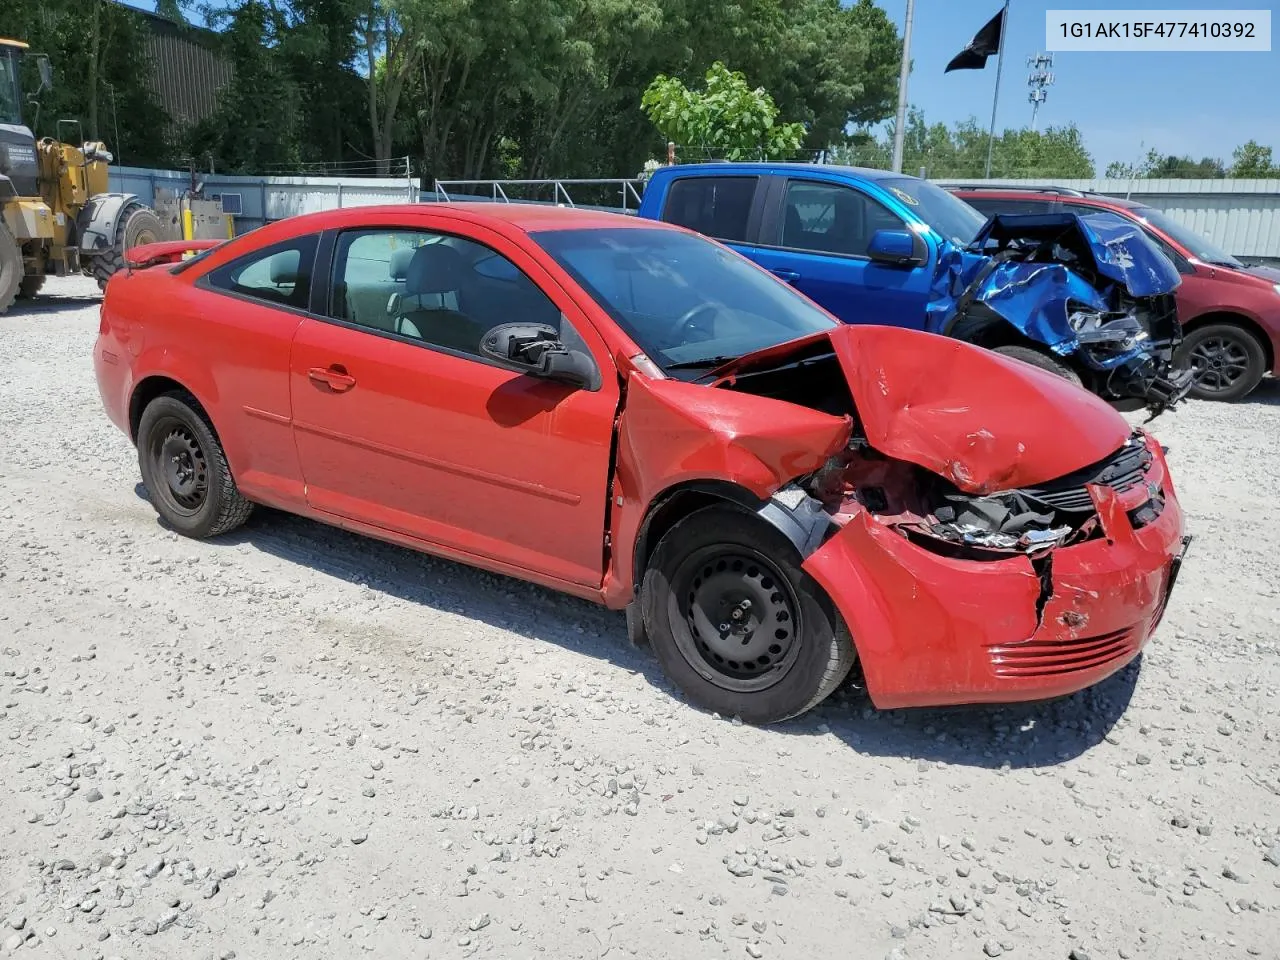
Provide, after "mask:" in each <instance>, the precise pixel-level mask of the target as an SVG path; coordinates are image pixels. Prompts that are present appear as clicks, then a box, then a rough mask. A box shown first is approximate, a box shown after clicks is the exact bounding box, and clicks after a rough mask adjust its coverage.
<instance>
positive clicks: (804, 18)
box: [5, 0, 901, 179]
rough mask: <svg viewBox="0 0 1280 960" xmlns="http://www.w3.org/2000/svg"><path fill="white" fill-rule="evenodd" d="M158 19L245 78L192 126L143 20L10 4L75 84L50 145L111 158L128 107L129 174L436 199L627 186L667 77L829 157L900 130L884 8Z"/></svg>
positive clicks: (807, 3)
mask: <svg viewBox="0 0 1280 960" xmlns="http://www.w3.org/2000/svg"><path fill="white" fill-rule="evenodd" d="M10 11H13V13H12V16H10ZM159 12H160V13H161V14H163V15H165V16H167V17H169V18H170V19H172V20H174V21H179V22H180V21H184V20H185V21H186V22H187V23H188V24H189V23H192V22H198V21H200V20H203V21H204V22H206V23H208V24H209V25H210V27H211V28H212V29H213V31H214V34H213V35H212V36H208V35H206V34H204V33H200V32H199V31H198V28H196V27H193V26H184V27H183V29H185V30H189V31H191V34H190V35H192V36H195V35H197V33H198V34H199V36H200V42H202V43H207V44H210V45H212V46H213V47H215V48H216V49H217V50H218V51H219V52H220V54H221V56H222V57H223V58H224V59H225V60H226V61H227V62H228V63H229V64H230V65H231V66H232V68H233V70H234V77H235V79H234V80H232V81H231V82H230V83H229V84H227V85H226V86H225V87H224V88H223V89H222V90H221V91H220V93H219V97H218V106H217V110H216V112H215V113H214V114H213V115H212V116H209V117H205V118H204V119H202V120H201V121H200V122H199V123H196V124H194V125H189V126H188V125H179V124H176V123H173V122H172V120H171V118H168V117H167V116H165V115H164V113H163V111H162V110H160V107H159V104H158V103H157V100H156V96H155V94H154V93H153V92H152V89H153V84H152V82H151V79H150V74H149V65H148V62H147V30H148V26H147V24H146V21H145V19H144V18H143V17H142V16H141V15H140V14H137V13H136V12H134V11H131V10H130V9H129V8H127V7H125V6H123V5H120V4H117V3H114V2H110V0H6V3H5V13H6V16H5V20H6V24H5V29H6V30H9V31H11V32H13V33H16V35H17V36H19V37H20V38H23V39H28V40H32V41H34V42H33V46H35V47H38V48H39V49H40V51H41V52H47V53H49V54H50V57H51V59H52V60H53V61H54V63H55V65H56V69H57V70H58V73H59V77H60V80H61V81H62V82H61V83H60V85H59V87H58V89H57V91H56V92H55V95H53V96H51V97H49V98H47V101H48V102H47V103H46V107H45V110H44V113H43V114H42V121H41V126H42V127H44V126H45V122H44V121H45V120H47V119H50V118H51V117H52V116H54V115H59V116H77V117H79V118H80V119H82V120H84V121H85V122H86V124H88V125H94V124H96V126H97V128H98V130H99V133H100V134H102V135H103V136H105V137H107V139H108V140H111V139H113V138H114V133H113V132H112V131H111V129H110V127H109V126H108V125H107V124H106V120H108V119H112V118H111V117H110V115H109V106H110V100H111V94H112V92H113V93H114V97H115V105H116V109H117V114H118V118H119V125H120V136H119V139H120V141H121V144H120V146H121V147H122V148H123V150H122V152H123V153H124V154H125V155H126V158H127V159H128V160H130V162H137V163H149V164H164V163H170V164H172V163H180V162H182V161H183V160H184V158H187V157H193V158H195V159H196V161H197V162H198V163H199V164H200V165H201V166H207V165H210V164H211V165H213V166H214V167H215V168H216V169H220V170H228V171H237V172H240V171H243V172H248V171H261V170H264V169H277V168H280V167H287V166H290V165H303V166H309V165H312V164H319V163H325V162H330V163H336V162H356V161H365V162H367V163H368V164H369V165H370V167H371V168H372V165H373V164H374V163H375V162H376V161H378V160H382V161H385V160H386V159H387V158H389V157H400V156H404V155H411V156H412V157H413V158H414V162H415V166H416V168H417V169H418V171H419V172H420V173H422V174H424V175H426V177H427V178H428V179H430V178H431V177H432V176H436V177H440V178H475V177H482V176H486V175H496V174H499V173H501V174H509V173H515V174H518V175H522V176H529V177H546V176H572V175H577V176H591V175H594V176H618V175H621V174H623V173H625V172H629V171H633V170H635V169H637V168H638V167H639V166H640V164H641V163H642V162H643V161H644V159H645V158H646V157H649V156H653V155H655V154H657V153H658V152H659V151H660V150H661V149H662V138H661V135H660V134H659V133H658V131H657V130H656V129H655V128H654V126H653V125H652V124H651V123H650V122H649V119H648V117H647V116H646V114H645V112H644V110H642V108H641V98H642V96H643V94H644V91H645V90H646V89H647V88H648V87H649V85H650V84H651V83H652V81H653V79H654V77H655V76H657V75H659V74H662V75H665V76H666V77H668V78H672V79H673V80H675V81H678V82H681V83H685V84H695V83H696V82H698V81H700V80H701V78H703V77H704V76H705V75H706V72H707V70H708V69H709V68H710V66H711V65H712V64H713V63H715V62H717V61H719V62H722V63H724V64H728V65H729V66H731V67H732V68H733V69H734V70H741V71H743V72H744V73H745V74H746V75H747V76H749V77H751V80H752V83H756V84H759V85H761V86H762V87H763V88H764V89H765V90H768V91H769V92H770V94H771V95H772V97H773V100H774V102H775V106H776V109H777V111H778V112H779V115H780V116H782V117H784V118H786V119H787V120H789V121H791V122H793V123H800V124H803V129H804V144H803V145H804V146H805V147H806V148H808V149H821V148H824V147H827V146H829V145H831V144H833V143H839V142H842V141H844V140H845V139H846V133H845V131H846V128H847V127H848V126H849V125H850V124H867V123H876V122H879V121H880V120H883V119H884V118H885V117H887V116H888V115H889V113H890V112H891V110H892V107H893V101H894V97H895V94H896V83H897V80H896V71H897V63H898V56H899V53H900V49H901V48H900V47H899V45H898V44H899V39H898V34H897V30H896V28H895V27H894V25H893V23H892V22H891V21H890V20H889V19H888V17H887V15H886V14H885V12H884V11H883V10H882V9H880V7H878V6H876V5H875V3H874V2H872V0H857V2H855V3H853V4H852V5H849V6H842V5H841V2H840V0H726V2H718V0H522V2H520V3H511V2H510V0H160V6H159ZM197 15H198V16H197ZM95 20H96V22H97V23H98V24H99V27H100V35H99V45H100V49H99V50H98V58H97V61H96V65H94V63H93V62H91V59H90V56H91V53H92V49H93V42H94V41H93V23H94V22H95ZM10 21H12V23H10ZM788 129H792V128H788ZM49 132H52V131H51V130H50V131H49Z"/></svg>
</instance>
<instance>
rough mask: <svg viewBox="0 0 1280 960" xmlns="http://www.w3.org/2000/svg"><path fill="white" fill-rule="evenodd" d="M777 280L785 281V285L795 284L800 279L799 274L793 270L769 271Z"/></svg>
mask: <svg viewBox="0 0 1280 960" xmlns="http://www.w3.org/2000/svg"><path fill="white" fill-rule="evenodd" d="M771 272H772V273H773V275H774V276H775V277H777V278H778V279H779V280H785V281H787V283H795V282H796V281H797V280H799V279H800V274H798V273H796V272H795V271H794V270H773V271H771Z"/></svg>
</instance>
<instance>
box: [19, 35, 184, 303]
mask: <svg viewBox="0 0 1280 960" xmlns="http://www.w3.org/2000/svg"><path fill="white" fill-rule="evenodd" d="M26 49H27V45H26V44H25V43H22V42H21V41H19V40H5V39H3V38H0V314H2V313H4V312H5V311H6V310H8V309H9V307H10V306H11V305H12V304H13V301H14V299H15V298H17V297H33V296H35V295H36V293H37V292H38V291H39V290H40V287H41V286H43V285H44V278H45V277H46V276H49V275H50V274H53V275H55V276H59V277H62V276H67V275H68V274H74V273H85V274H88V275H89V276H92V277H95V278H97V281H98V286H99V287H106V285H107V280H108V279H109V278H110V277H111V274H113V273H115V271H116V270H118V269H119V268H120V267H122V266H123V265H124V252H125V251H126V250H128V249H129V248H130V247H134V246H137V245H138V244H142V243H152V242H154V241H156V240H159V239H162V237H163V228H162V227H161V224H160V218H159V217H157V216H156V214H155V211H154V210H152V209H150V208H149V207H147V206H145V205H144V204H143V203H142V202H141V201H140V200H139V199H138V198H137V196H135V195H134V194H129V193H111V192H109V191H108V189H107V164H109V163H110V162H111V159H112V157H111V154H110V153H109V152H108V151H107V147H106V145H105V144H103V143H101V142H99V141H93V142H88V143H84V142H82V144H81V146H79V147H77V146H74V145H73V144H70V143H64V142H62V130H63V128H64V127H65V126H70V127H74V128H77V129H78V127H79V122H78V121H75V120H60V121H58V139H54V138H53V137H42V138H41V139H40V140H39V141H37V140H36V138H35V136H34V134H32V132H31V130H30V128H28V127H25V126H23V124H22V104H23V100H22V85H21V83H20V78H19V73H18V68H19V66H20V63H21V59H22V56H23V53H24V52H25V51H26ZM37 63H38V65H39V67H40V90H41V91H44V90H46V89H48V88H49V87H50V86H51V85H52V70H51V68H50V66H49V61H48V59H47V58H46V57H43V56H41V57H38V58H37ZM33 100H34V98H33ZM38 110H39V107H38V105H37V112H38ZM79 139H80V140H82V141H83V137H80V138H79Z"/></svg>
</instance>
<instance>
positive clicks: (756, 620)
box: [671, 544, 801, 693]
mask: <svg viewBox="0 0 1280 960" xmlns="http://www.w3.org/2000/svg"><path fill="white" fill-rule="evenodd" d="M671 594H672V596H671V599H672V601H673V602H674V603H675V605H676V607H677V609H678V611H679V615H680V617H681V618H682V619H683V620H684V622H685V624H686V626H687V627H688V629H687V630H682V631H680V632H679V633H678V634H677V635H676V638H675V639H676V643H677V644H678V645H679V646H680V652H681V653H682V654H684V656H685V659H686V660H688V661H689V663H690V664H691V665H692V666H693V667H694V669H695V670H697V671H698V673H700V674H701V675H702V676H703V677H704V678H705V679H706V680H708V681H709V682H711V683H714V684H716V685H717V686H720V687H723V688H724V689H726V690H735V691H739V692H743V693H746V692H751V691H755V690H765V689H767V688H769V687H771V686H773V685H774V684H775V683H777V682H778V681H779V680H781V679H782V677H783V676H785V675H786V672H787V670H789V669H790V668H791V666H792V664H794V662H795V655H796V653H797V651H798V650H799V644H798V643H797V642H796V636H797V633H798V632H799V630H800V628H801V624H800V602H799V601H798V600H797V599H796V596H795V591H794V590H793V589H792V587H791V584H790V583H788V582H787V579H786V577H785V576H784V575H783V574H782V572H781V571H780V570H778V568H777V567H776V566H775V565H774V563H773V561H772V560H770V559H769V558H768V557H766V556H765V555H764V554H762V553H760V552H758V551H755V550H744V549H742V548H741V547H740V546H738V545H736V544H712V545H710V546H706V547H703V548H702V549H701V550H697V551H695V552H693V553H691V554H689V555H688V556H686V557H685V558H684V560H683V561H682V562H681V563H680V565H679V566H678V567H677V568H676V571H675V573H674V575H673V578H672V583H671Z"/></svg>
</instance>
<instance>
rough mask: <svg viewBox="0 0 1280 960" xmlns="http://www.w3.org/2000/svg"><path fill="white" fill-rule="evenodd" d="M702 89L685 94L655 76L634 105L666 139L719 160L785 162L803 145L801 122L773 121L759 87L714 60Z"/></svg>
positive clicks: (676, 83)
mask: <svg viewBox="0 0 1280 960" xmlns="http://www.w3.org/2000/svg"><path fill="white" fill-rule="evenodd" d="M705 79H706V86H705V87H704V89H702V90H690V89H689V88H688V87H686V86H685V85H684V83H682V82H681V81H680V80H678V79H676V78H674V77H668V76H666V75H665V74H659V75H658V76H657V77H655V78H654V80H653V82H652V83H651V84H649V86H648V88H647V89H646V90H645V92H644V94H643V96H642V97H641V98H640V105H641V107H642V108H643V109H644V111H645V113H646V114H647V115H648V117H649V119H650V120H652V121H653V125H654V126H655V127H657V128H658V131H659V132H660V133H661V134H662V136H663V137H665V138H666V139H667V140H669V141H674V142H675V143H676V144H677V145H679V146H681V147H688V148H692V149H694V150H696V151H699V152H701V153H702V154H703V155H705V156H708V157H715V158H716V159H724V160H745V159H752V160H760V159H786V158H788V157H791V156H793V155H794V154H795V153H796V151H798V150H799V149H800V145H801V144H802V143H803V142H804V135H805V129H804V125H803V124H801V123H779V122H778V108H777V106H776V105H775V104H774V102H773V98H772V97H771V96H769V94H768V93H767V92H766V91H765V89H764V87H756V88H755V89H752V88H751V86H750V85H749V84H748V83H747V78H746V77H745V76H744V75H743V74H741V73H737V72H734V71H732V70H730V69H729V68H728V67H726V66H725V65H724V64H723V63H721V62H720V61H718V60H717V61H716V62H715V63H713V64H712V65H711V67H710V68H709V69H708V70H707V74H706V78H705Z"/></svg>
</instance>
